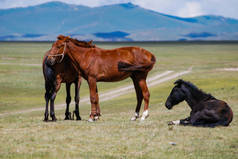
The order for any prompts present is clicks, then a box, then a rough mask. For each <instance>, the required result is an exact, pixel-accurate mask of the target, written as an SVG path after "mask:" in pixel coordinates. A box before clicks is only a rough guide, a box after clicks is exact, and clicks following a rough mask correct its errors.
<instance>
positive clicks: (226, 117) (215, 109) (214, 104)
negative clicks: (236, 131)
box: [201, 99, 233, 126]
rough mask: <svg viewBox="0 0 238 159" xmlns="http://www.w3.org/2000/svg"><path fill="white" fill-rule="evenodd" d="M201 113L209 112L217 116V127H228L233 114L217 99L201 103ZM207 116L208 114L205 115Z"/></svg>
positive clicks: (227, 106)
mask: <svg viewBox="0 0 238 159" xmlns="http://www.w3.org/2000/svg"><path fill="white" fill-rule="evenodd" d="M201 107H202V108H203V109H202V111H204V112H206V111H207V112H211V113H213V114H214V116H217V118H218V121H217V125H223V126H228V125H229V124H230V122H231V121H232V119H233V112H232V109H231V108H230V106H229V105H228V104H227V103H226V102H224V101H222V100H219V99H211V100H207V101H204V102H203V103H201ZM205 115H206V116H207V115H208V114H206V113H205Z"/></svg>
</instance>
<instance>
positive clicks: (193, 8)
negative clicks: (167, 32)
mask: <svg viewBox="0 0 238 159" xmlns="http://www.w3.org/2000/svg"><path fill="white" fill-rule="evenodd" d="M203 14H204V12H203V10H202V7H201V4H200V3H199V2H194V1H193V2H186V3H185V5H184V7H182V8H180V9H179V10H178V11H177V14H176V15H177V16H180V17H194V16H198V15H203Z"/></svg>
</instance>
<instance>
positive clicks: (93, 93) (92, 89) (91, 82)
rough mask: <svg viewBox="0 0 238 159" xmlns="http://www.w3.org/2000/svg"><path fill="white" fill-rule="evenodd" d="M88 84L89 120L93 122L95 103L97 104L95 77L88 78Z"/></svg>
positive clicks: (95, 109) (95, 112)
mask: <svg viewBox="0 0 238 159" xmlns="http://www.w3.org/2000/svg"><path fill="white" fill-rule="evenodd" d="M88 85H89V90H90V102H91V114H90V118H89V120H88V121H89V122H93V121H94V120H95V118H94V117H95V116H97V108H96V107H97V104H98V100H99V99H98V94H97V83H96V79H95V78H90V77H89V78H88Z"/></svg>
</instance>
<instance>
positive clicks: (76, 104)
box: [74, 77, 82, 120]
mask: <svg viewBox="0 0 238 159" xmlns="http://www.w3.org/2000/svg"><path fill="white" fill-rule="evenodd" d="M81 82H82V78H81V77H80V78H79V79H78V80H76V81H75V98H74V100H75V110H74V113H75V116H76V120H81V117H80V115H79V99H80V96H79V90H80V86H81Z"/></svg>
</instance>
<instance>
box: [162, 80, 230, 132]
mask: <svg viewBox="0 0 238 159" xmlns="http://www.w3.org/2000/svg"><path fill="white" fill-rule="evenodd" d="M174 84H175V86H174V88H173V89H172V91H171V93H170V95H169V97H168V98H167V101H166V103H165V106H166V107H167V108H168V109H172V107H173V106H174V105H176V104H178V103H180V102H182V101H184V100H185V101H186V102H187V104H188V105H189V106H190V108H191V109H192V111H191V112H190V116H189V117H188V118H185V119H181V120H176V121H170V122H169V123H168V124H169V125H178V124H181V125H192V126H202V127H215V126H228V125H229V124H230V122H231V121H232V118H233V112H232V110H231V108H230V107H229V106H228V105H227V103H226V102H224V101H222V100H218V99H216V98H215V97H213V96H212V95H211V94H207V93H204V92H203V91H202V90H200V89H198V88H197V87H196V86H195V85H193V84H192V83H190V82H187V81H184V80H182V79H179V80H177V81H176V82H175V83H174Z"/></svg>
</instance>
